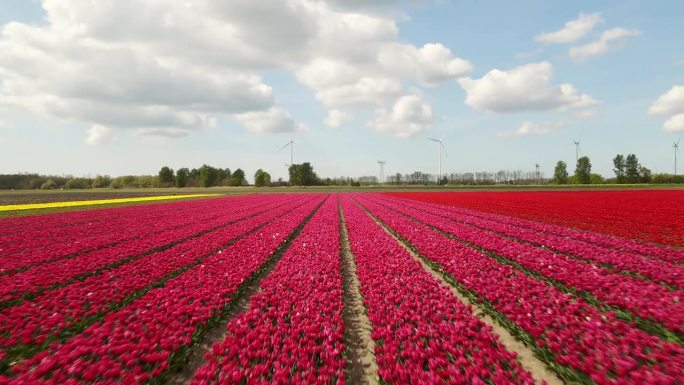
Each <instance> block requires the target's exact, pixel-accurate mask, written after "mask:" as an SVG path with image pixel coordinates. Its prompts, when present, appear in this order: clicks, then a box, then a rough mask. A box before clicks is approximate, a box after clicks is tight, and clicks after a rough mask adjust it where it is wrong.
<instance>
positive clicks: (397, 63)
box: [378, 43, 473, 85]
mask: <svg viewBox="0 0 684 385" xmlns="http://www.w3.org/2000/svg"><path fill="white" fill-rule="evenodd" d="M378 61H379V62H380V64H381V65H382V66H383V67H384V68H386V69H387V70H389V71H390V72H392V73H395V74H397V75H399V76H407V77H413V78H416V79H417V80H418V81H419V82H420V83H421V84H423V85H434V84H439V83H442V82H444V81H446V80H449V79H455V78H458V77H461V76H464V75H466V74H467V73H469V72H470V71H472V70H473V65H472V64H471V63H470V62H469V61H467V60H464V59H460V58H456V57H454V55H453V54H452V53H451V50H450V49H449V48H447V47H445V46H444V45H442V44H425V45H424V46H423V47H421V48H416V47H414V46H410V45H405V44H398V43H397V44H388V45H386V46H384V47H382V50H381V51H380V52H379V53H378Z"/></svg>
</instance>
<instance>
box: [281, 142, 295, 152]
mask: <svg viewBox="0 0 684 385" xmlns="http://www.w3.org/2000/svg"><path fill="white" fill-rule="evenodd" d="M291 144H292V141H290V142H289V143H288V144H286V145H284V146H283V147H280V148H279V149H278V151H280V150H282V149H283V148H285V147H287V146H289V145H291Z"/></svg>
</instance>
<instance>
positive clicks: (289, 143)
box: [278, 139, 294, 167]
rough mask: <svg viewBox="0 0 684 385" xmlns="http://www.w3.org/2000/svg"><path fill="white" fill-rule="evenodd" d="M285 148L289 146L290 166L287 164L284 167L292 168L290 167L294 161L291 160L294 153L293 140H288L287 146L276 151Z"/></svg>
mask: <svg viewBox="0 0 684 385" xmlns="http://www.w3.org/2000/svg"><path fill="white" fill-rule="evenodd" d="M287 146H290V164H287V165H286V166H288V167H289V166H292V165H293V164H294V160H293V159H294V156H293V152H294V140H292V139H290V141H289V142H287V144H286V145H284V146H283V147H280V149H279V150H278V151H280V150H282V149H284V148H285V147H287Z"/></svg>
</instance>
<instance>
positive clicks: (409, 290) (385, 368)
mask: <svg viewBox="0 0 684 385" xmlns="http://www.w3.org/2000/svg"><path fill="white" fill-rule="evenodd" d="M342 208H343V211H344V216H345V221H346V227H347V230H348V233H349V242H350V245H351V250H352V253H353V254H354V255H355V257H356V263H357V274H358V278H359V283H360V288H361V292H362V294H363V297H364V300H363V302H364V305H365V307H366V309H367V310H368V316H369V320H370V322H371V324H372V327H373V332H372V337H373V339H374V340H375V342H376V348H375V355H376V358H377V363H378V373H379V375H380V379H381V380H382V381H383V382H385V383H402V384H405V383H416V384H431V383H449V384H485V383H495V384H533V383H534V381H533V379H532V377H531V375H530V374H529V373H528V372H526V371H525V370H524V369H523V368H522V367H521V366H520V364H519V363H518V362H517V360H516V355H515V353H512V352H510V351H507V350H506V349H505V348H504V347H503V345H501V343H500V342H499V341H498V340H497V337H496V336H495V335H494V334H493V333H492V331H491V328H490V327H489V326H487V325H485V324H484V323H483V322H482V321H480V320H478V319H477V318H475V317H474V316H473V315H472V313H471V309H470V307H469V306H466V305H465V304H463V303H461V302H460V301H459V300H458V299H457V298H456V297H455V296H454V295H453V294H452V293H451V292H450V291H449V289H448V288H447V287H445V286H444V285H441V284H440V283H439V281H438V280H436V279H435V278H434V277H432V276H431V275H430V273H428V272H427V271H426V270H425V269H424V268H423V267H422V266H421V264H420V263H419V262H418V261H416V260H414V259H413V258H412V257H411V256H410V255H409V253H408V252H407V251H406V250H405V249H404V248H403V247H401V246H400V245H399V244H398V243H397V241H396V240H395V239H393V238H392V237H391V236H390V235H389V234H387V232H385V230H384V229H382V228H381V227H380V226H379V225H377V224H376V223H375V222H374V221H373V220H372V219H371V218H370V217H369V216H368V215H367V214H366V213H365V212H363V211H362V210H361V209H360V208H359V207H357V206H356V205H355V204H354V203H352V202H351V200H350V199H349V198H346V197H345V198H343V201H342Z"/></svg>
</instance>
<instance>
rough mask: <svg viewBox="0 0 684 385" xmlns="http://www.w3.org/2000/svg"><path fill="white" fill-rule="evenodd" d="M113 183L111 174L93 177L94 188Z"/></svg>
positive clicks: (105, 186)
mask: <svg viewBox="0 0 684 385" xmlns="http://www.w3.org/2000/svg"><path fill="white" fill-rule="evenodd" d="M110 184H112V177H110V176H109V175H98V176H96V177H95V179H93V183H92V186H93V188H107V187H109V185H110Z"/></svg>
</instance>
